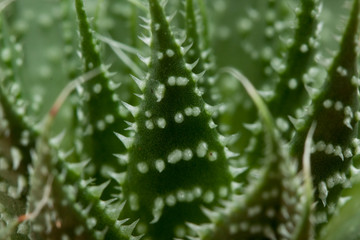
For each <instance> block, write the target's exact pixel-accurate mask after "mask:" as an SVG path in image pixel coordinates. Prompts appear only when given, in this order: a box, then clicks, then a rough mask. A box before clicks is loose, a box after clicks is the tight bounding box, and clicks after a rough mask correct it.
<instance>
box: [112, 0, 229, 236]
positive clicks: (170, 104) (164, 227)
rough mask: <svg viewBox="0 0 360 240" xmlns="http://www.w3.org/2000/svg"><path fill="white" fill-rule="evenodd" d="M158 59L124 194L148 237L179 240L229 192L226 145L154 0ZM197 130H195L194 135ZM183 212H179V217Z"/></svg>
mask: <svg viewBox="0 0 360 240" xmlns="http://www.w3.org/2000/svg"><path fill="white" fill-rule="evenodd" d="M149 4H150V15H151V20H150V21H151V24H150V26H151V35H152V38H151V43H150V47H151V57H150V59H149V61H145V62H146V63H148V67H149V74H148V76H147V78H146V79H145V81H144V82H139V81H141V80H137V81H138V82H139V85H140V86H143V88H142V90H143V94H144V97H143V99H144V100H143V101H142V103H141V105H140V106H139V107H136V108H134V109H133V112H134V116H135V126H136V127H135V129H136V131H135V136H134V138H131V139H125V138H124V137H123V136H119V137H120V138H121V139H122V140H123V141H130V143H129V150H128V151H129V164H128V171H127V176H126V180H125V183H124V186H123V188H124V195H125V197H126V199H127V200H128V202H129V205H130V208H131V211H132V212H133V213H132V215H133V218H140V222H139V226H141V227H142V229H140V227H139V229H140V230H139V231H141V230H142V231H144V233H145V236H146V237H145V238H147V239H156V240H160V239H164V240H165V239H172V238H173V237H175V236H177V237H181V236H183V235H184V234H185V233H187V232H186V229H185V223H186V222H187V221H192V222H203V221H205V219H206V218H205V216H204V214H203V213H202V212H201V210H200V206H202V205H204V206H208V207H211V206H214V205H216V203H218V202H219V199H222V198H225V197H226V196H228V195H229V193H230V191H231V190H230V181H231V175H230V172H229V169H228V163H227V158H226V156H225V150H224V146H223V145H222V144H221V143H220V141H219V135H218V133H217V132H216V130H215V129H214V126H213V124H212V120H211V117H210V115H209V114H208V113H207V111H206V109H205V103H204V101H203V100H202V98H201V96H200V91H199V90H198V88H197V87H196V83H195V80H194V78H193V76H192V73H191V68H189V66H187V65H186V63H185V61H184V56H183V54H182V52H181V46H180V45H179V44H178V43H177V42H176V40H175V38H174V36H173V33H172V32H171V31H170V29H169V23H168V22H167V20H166V17H165V15H164V12H163V9H162V7H161V5H160V4H159V2H158V1H156V0H150V1H149ZM195 132H196V134H195ZM174 216H176V217H174Z"/></svg>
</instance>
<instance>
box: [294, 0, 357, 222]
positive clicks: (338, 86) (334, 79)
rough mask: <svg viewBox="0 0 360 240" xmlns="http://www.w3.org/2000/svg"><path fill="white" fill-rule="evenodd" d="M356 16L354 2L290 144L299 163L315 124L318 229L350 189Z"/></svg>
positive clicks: (354, 125) (313, 167)
mask: <svg viewBox="0 0 360 240" xmlns="http://www.w3.org/2000/svg"><path fill="white" fill-rule="evenodd" d="M358 15H359V1H358V0H354V2H353V6H352V11H351V15H350V18H349V21H348V23H347V27H346V29H345V32H344V35H343V37H342V41H341V45H340V50H339V53H338V54H337V55H336V57H335V58H334V60H333V63H332V65H331V67H330V69H329V71H328V78H327V80H326V81H325V83H324V86H323V91H322V92H321V93H320V94H319V95H318V96H317V97H316V98H315V99H313V103H312V105H311V106H310V109H309V116H308V117H307V119H306V123H305V124H304V126H303V127H302V128H301V129H299V130H298V132H297V133H296V135H295V138H294V140H293V143H292V154H293V155H294V156H297V157H298V159H301V158H300V156H301V155H302V152H303V147H304V139H305V137H306V133H307V131H308V129H309V128H310V125H311V124H312V122H314V121H315V122H316V123H317V127H316V130H315V133H314V138H313V140H314V146H313V147H314V151H313V153H312V154H311V171H312V176H313V184H314V188H315V189H316V191H315V198H314V200H315V201H317V205H316V211H317V214H316V221H317V223H318V224H319V225H318V226H319V227H318V229H319V228H320V227H321V226H322V225H323V224H324V223H326V222H327V219H328V217H329V216H331V215H332V214H333V212H334V210H335V206H336V203H337V201H338V198H339V196H340V193H341V191H342V189H343V188H344V187H348V186H349V177H350V171H349V168H350V166H351V161H352V156H353V155H354V153H353V149H352V141H353V139H354V137H355V136H356V133H357V122H358V120H359V119H358V109H359V100H358V98H359V96H358V83H357V81H355V80H356V79H357V66H356V65H357V64H356V63H357V52H356V36H357V35H356V34H357V32H358V21H359V20H358Z"/></svg>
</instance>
